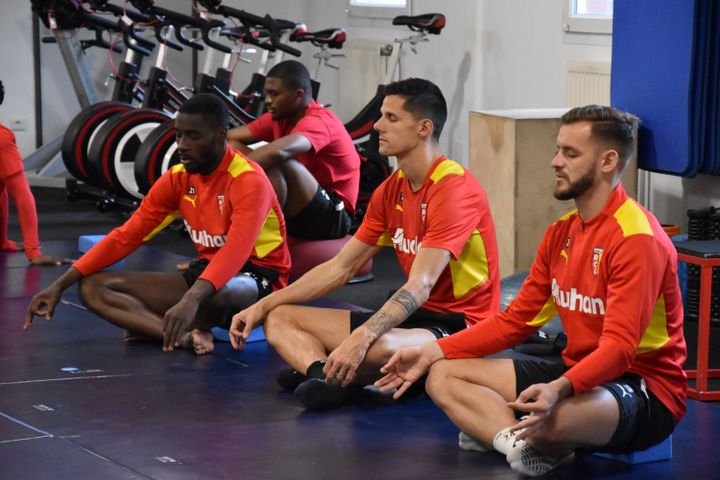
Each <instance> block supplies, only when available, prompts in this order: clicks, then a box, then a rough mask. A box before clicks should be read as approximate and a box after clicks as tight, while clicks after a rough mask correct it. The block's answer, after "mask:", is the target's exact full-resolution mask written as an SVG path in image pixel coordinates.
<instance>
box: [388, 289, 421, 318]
mask: <svg viewBox="0 0 720 480" xmlns="http://www.w3.org/2000/svg"><path fill="white" fill-rule="evenodd" d="M390 301H391V302H395V303H397V304H398V305H400V306H401V307H402V309H403V310H405V313H407V314H408V315H411V314H412V313H413V312H414V311H415V310H417V309H418V307H420V305H418V302H417V300H416V299H415V297H413V295H412V293H410V292H408V291H407V290H405V289H404V288H401V289H400V290H398V291H397V292H395V293H394V294H393V296H392V297H390Z"/></svg>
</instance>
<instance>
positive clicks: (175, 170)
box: [171, 163, 185, 173]
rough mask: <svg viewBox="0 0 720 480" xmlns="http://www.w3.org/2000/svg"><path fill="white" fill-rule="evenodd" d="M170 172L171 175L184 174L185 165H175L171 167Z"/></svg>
mask: <svg viewBox="0 0 720 480" xmlns="http://www.w3.org/2000/svg"><path fill="white" fill-rule="evenodd" d="M171 171H172V173H180V172H184V171H185V165H183V164H182V163H178V164H175V165H173V167H172V169H171Z"/></svg>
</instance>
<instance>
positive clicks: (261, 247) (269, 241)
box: [255, 208, 284, 259]
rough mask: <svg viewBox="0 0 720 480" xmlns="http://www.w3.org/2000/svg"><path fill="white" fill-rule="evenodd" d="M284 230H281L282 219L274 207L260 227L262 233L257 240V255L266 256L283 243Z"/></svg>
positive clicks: (261, 257) (260, 257) (259, 256)
mask: <svg viewBox="0 0 720 480" xmlns="http://www.w3.org/2000/svg"><path fill="white" fill-rule="evenodd" d="M283 241H284V240H283V236H282V231H281V230H280V219H279V218H278V216H277V215H276V214H275V210H273V209H272V208H271V209H270V211H269V212H268V214H267V217H265V223H263V226H262V228H261V229H260V234H259V235H258V238H257V240H255V255H256V256H257V257H258V258H259V259H263V258H265V257H266V256H267V255H268V254H269V253H271V252H272V251H274V250H275V249H276V248H278V247H279V246H281V245H282V244H283Z"/></svg>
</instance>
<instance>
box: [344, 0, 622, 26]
mask: <svg viewBox="0 0 720 480" xmlns="http://www.w3.org/2000/svg"><path fill="white" fill-rule="evenodd" d="M348 1H349V0H348ZM576 2H577V0H566V1H565V6H564V7H563V19H562V20H563V23H562V29H563V31H564V32H565V33H566V34H588V33H589V34H593V35H612V16H610V17H593V16H590V15H573V12H574V11H575V8H574V7H575V4H576Z"/></svg>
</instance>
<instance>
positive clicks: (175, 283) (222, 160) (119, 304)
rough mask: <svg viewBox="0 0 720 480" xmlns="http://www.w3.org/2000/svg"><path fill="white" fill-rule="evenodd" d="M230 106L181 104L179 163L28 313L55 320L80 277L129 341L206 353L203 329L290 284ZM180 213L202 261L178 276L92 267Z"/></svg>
mask: <svg viewBox="0 0 720 480" xmlns="http://www.w3.org/2000/svg"><path fill="white" fill-rule="evenodd" d="M226 126H227V111H226V109H225V106H224V105H223V103H222V102H221V101H220V100H219V99H218V98H217V97H215V96H213V95H209V94H199V95H196V96H195V97H193V98H191V99H190V100H188V101H187V102H185V103H184V104H183V105H182V106H181V107H180V111H179V112H178V115H177V118H176V119H175V130H176V134H177V144H178V153H179V155H180V162H181V163H180V164H178V165H176V166H174V167H172V168H171V169H170V170H168V171H167V172H166V173H165V174H164V175H163V176H162V177H161V178H160V179H159V180H158V181H157V183H155V184H154V185H153V186H152V188H151V189H150V191H149V192H148V194H147V196H146V197H145V198H144V199H143V201H142V203H141V204H140V207H139V208H138V210H137V211H136V212H135V213H133V215H132V216H131V217H130V219H129V220H128V221H127V222H125V224H124V225H122V226H120V227H118V228H116V229H115V230H113V231H112V232H111V233H110V234H109V235H108V236H107V237H105V238H104V239H103V240H102V241H101V242H100V243H98V244H97V245H95V246H94V247H93V248H92V249H90V251H88V252H87V253H86V254H85V255H83V256H82V257H81V258H80V259H79V260H78V261H77V262H76V263H75V264H73V265H72V266H71V267H70V268H69V269H68V270H67V271H66V272H65V273H64V274H63V275H62V276H61V277H59V278H58V279H57V280H55V282H53V283H52V284H51V285H50V286H49V287H48V288H46V289H45V290H43V291H41V292H40V293H38V294H37V295H35V296H34V297H33V299H32V301H31V302H30V305H29V306H28V310H27V314H26V315H25V323H24V327H25V329H27V328H29V327H30V326H31V324H32V321H33V317H34V316H35V315H38V316H43V317H45V318H47V319H48V320H49V319H50V318H51V317H52V315H53V312H54V310H55V307H56V305H57V304H58V302H59V301H60V297H61V295H62V292H63V291H64V290H65V289H67V288H68V287H69V286H70V285H72V284H74V283H76V282H78V281H79V282H80V287H79V292H80V298H81V300H82V302H83V304H85V305H86V306H87V307H88V308H89V309H90V310H91V311H93V312H95V313H96V314H98V315H99V316H100V317H102V318H103V319H105V320H107V321H109V322H110V323H113V324H115V325H117V326H119V327H122V328H124V329H126V338H127V339H128V340H132V339H135V338H138V337H152V338H157V339H162V340H163V349H164V350H166V351H170V350H173V349H174V348H176V347H178V346H180V345H181V344H182V345H183V346H187V347H193V348H194V350H195V352H196V353H198V354H203V353H208V352H209V351H211V350H212V349H213V340H212V334H211V332H210V329H211V328H212V327H213V326H217V325H225V326H226V327H227V326H228V325H227V323H226V322H227V320H226V319H227V318H228V314H229V313H231V312H235V311H237V310H238V309H242V308H245V307H247V306H249V305H251V304H253V303H254V302H256V301H257V300H258V299H259V298H262V297H264V296H265V295H268V294H269V293H270V292H272V291H273V289H277V288H281V287H283V286H284V285H286V283H287V277H288V272H289V266H290V258H289V253H288V250H287V245H286V241H285V240H286V237H285V222H284V218H283V214H282V211H281V210H280V206H279V205H278V201H277V198H276V197H275V194H274V192H273V189H272V186H271V185H270V182H269V181H268V179H267V177H266V176H265V173H264V172H263V169H262V168H260V167H259V166H258V165H257V164H256V163H254V162H252V161H251V160H249V159H248V158H246V157H245V156H243V155H242V154H241V153H239V152H236V151H234V150H232V149H230V148H228V147H227V143H226V136H227V127H226ZM179 216H182V218H183V219H184V221H185V225H186V227H187V229H188V231H189V233H190V236H191V238H192V241H193V242H194V244H195V247H196V248H197V251H198V254H199V258H198V259H196V260H194V261H193V262H191V266H190V268H189V269H188V270H187V271H186V272H184V273H178V272H172V273H162V272H99V270H102V269H103V268H105V267H107V266H108V265H112V264H113V263H115V262H117V261H118V260H120V259H121V258H123V257H125V256H126V255H128V254H129V253H131V252H132V251H133V250H135V249H136V248H137V247H138V246H140V245H141V244H142V243H143V242H144V241H146V240H149V239H150V238H151V237H152V236H153V235H154V234H155V233H157V232H158V231H160V230H161V229H162V228H163V227H165V226H166V225H168V224H169V223H170V222H172V221H173V220H174V219H175V218H177V217H179Z"/></svg>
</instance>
